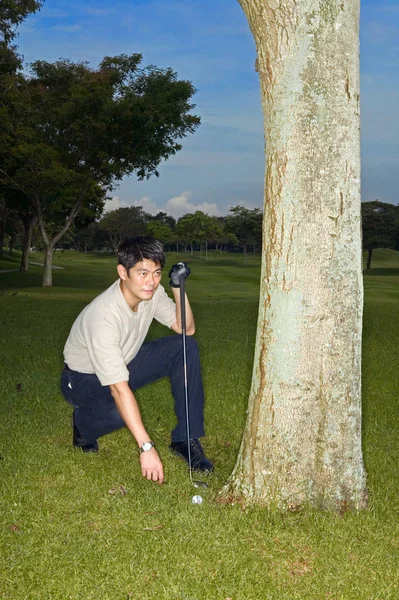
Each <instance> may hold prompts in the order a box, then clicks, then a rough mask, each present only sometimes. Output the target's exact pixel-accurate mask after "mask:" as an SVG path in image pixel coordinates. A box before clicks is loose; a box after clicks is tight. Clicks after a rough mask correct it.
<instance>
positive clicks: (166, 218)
mask: <svg viewBox="0 0 399 600" xmlns="http://www.w3.org/2000/svg"><path fill="white" fill-rule="evenodd" d="M152 220H153V221H161V222H162V223H166V225H169V227H170V228H171V229H172V231H173V230H174V228H175V227H176V219H175V218H174V217H172V216H171V215H168V214H167V213H166V212H163V211H159V212H158V213H157V214H156V215H155V217H152Z"/></svg>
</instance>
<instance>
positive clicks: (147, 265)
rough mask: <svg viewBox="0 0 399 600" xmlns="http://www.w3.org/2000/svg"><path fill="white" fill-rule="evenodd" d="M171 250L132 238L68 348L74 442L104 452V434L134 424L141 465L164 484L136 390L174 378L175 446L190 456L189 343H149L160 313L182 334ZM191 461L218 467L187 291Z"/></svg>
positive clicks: (64, 386)
mask: <svg viewBox="0 0 399 600" xmlns="http://www.w3.org/2000/svg"><path fill="white" fill-rule="evenodd" d="M164 264H165V255H164V252H163V248H162V244H161V243H160V242H158V241H156V240H154V239H153V238H149V237H135V238H134V237H131V238H127V239H125V240H124V241H123V242H122V243H121V245H120V246H119V250H118V267H117V270H118V275H119V280H117V281H116V282H115V283H114V284H113V285H111V287H109V288H108V289H107V290H105V292H103V293H102V294H100V295H99V296H97V298H95V299H94V300H93V301H92V302H91V303H90V304H89V305H88V306H86V308H85V309H84V310H83V311H82V312H81V313H80V315H79V316H78V318H77V319H76V321H75V322H74V324H73V326H72V329H71V332H70V334H69V337H68V339H67V342H66V344H65V348H64V357H65V368H64V371H63V373H62V376H61V390H62V393H63V395H64V397H65V399H66V400H67V401H68V402H69V403H70V404H72V405H73V406H74V407H75V409H74V412H73V430H74V431H73V444H74V446H76V447H78V448H80V449H81V450H82V451H83V452H97V451H98V444H97V439H98V438H99V437H101V436H102V435H105V434H106V433H110V432H112V431H115V430H116V429H119V428H121V427H123V426H124V425H126V426H127V427H128V429H129V430H130V432H131V434H132V435H133V437H134V439H135V440H136V442H137V445H138V448H139V451H140V453H139V456H140V464H141V472H142V475H143V476H144V477H147V479H149V480H153V481H157V482H158V483H162V482H163V480H164V473H163V467H162V463H161V460H160V458H159V456H158V453H157V451H156V449H155V447H154V443H153V442H152V440H151V436H150V435H149V434H148V433H147V431H146V429H145V427H144V424H143V422H142V420H141V415H140V410H139V408H138V405H137V402H136V398H135V395H134V391H135V390H136V389H137V388H140V387H141V386H143V385H146V384H148V383H151V382H153V381H155V380H157V379H160V378H161V377H170V381H171V384H172V394H173V397H174V400H175V406H174V408H175V413H176V417H177V425H176V427H175V429H174V430H173V431H172V443H171V446H170V447H171V449H172V451H173V452H175V453H176V454H179V455H180V456H182V457H183V458H184V459H185V460H186V461H187V462H188V452H189V448H188V442H187V433H186V431H187V430H186V414H185V393H184V390H185V388H184V372H183V358H182V354H183V350H182V339H181V335H175V336H167V337H165V338H159V339H157V340H153V341H151V342H146V343H143V342H144V338H145V337H146V334H147V331H148V329H149V327H150V324H151V322H152V319H153V318H155V319H156V320H157V321H159V322H160V323H162V324H163V325H165V326H167V327H169V328H170V329H172V330H173V331H174V332H175V333H177V334H181V333H182V328H181V316H180V315H181V309H180V277H181V276H185V277H187V276H188V275H189V273H190V269H189V268H188V266H187V265H185V273H183V274H181V268H180V267H177V265H174V266H173V267H172V269H171V271H170V273H169V276H170V278H171V279H170V282H169V283H170V285H171V287H172V292H173V296H174V302H173V300H171V298H169V296H168V295H167V294H166V292H165V290H164V288H163V287H162V285H160V282H161V275H162V268H163V266H164ZM185 303H186V304H185V308H186V334H187V336H188V337H187V338H186V342H187V371H188V381H187V383H188V398H189V414H190V432H191V438H192V439H190V442H189V444H190V453H191V464H192V467H193V468H195V469H199V470H201V471H205V472H207V471H210V470H212V468H213V465H212V463H211V462H210V461H209V460H208V459H207V458H206V457H205V455H204V452H203V449H202V446H201V444H200V442H199V438H200V437H202V436H203V435H204V426H203V404H204V393H203V387H202V378H201V371H200V363H199V355H198V348H197V344H196V342H195V340H194V338H192V337H189V336H192V335H193V334H194V331H195V323H194V316H193V313H192V310H191V307H190V303H189V301H188V298H187V295H186V298H185Z"/></svg>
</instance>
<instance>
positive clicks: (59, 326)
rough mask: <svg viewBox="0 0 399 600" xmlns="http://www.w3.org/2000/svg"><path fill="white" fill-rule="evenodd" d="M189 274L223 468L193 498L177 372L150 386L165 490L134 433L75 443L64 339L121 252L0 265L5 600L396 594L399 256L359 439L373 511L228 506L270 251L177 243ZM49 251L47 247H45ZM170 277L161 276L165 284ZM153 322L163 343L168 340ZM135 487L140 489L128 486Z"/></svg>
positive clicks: (378, 257) (371, 280) (375, 278)
mask: <svg viewBox="0 0 399 600" xmlns="http://www.w3.org/2000/svg"><path fill="white" fill-rule="evenodd" d="M177 259H179V260H187V262H188V263H189V264H190V267H191V269H192V273H191V275H190V277H189V279H188V281H187V293H188V295H189V297H190V300H191V303H192V306H193V310H194V314H195V318H196V328H197V333H196V338H197V341H198V345H199V348H200V353H201V360H202V370H203V378H204V386H205V396H206V409H205V425H206V432H207V436H206V438H204V448H205V450H206V453H207V455H209V458H210V459H211V460H212V461H213V462H214V464H215V473H214V474H213V475H211V476H210V477H209V478H208V481H209V488H208V489H206V490H200V492H199V493H200V494H201V495H202V497H203V498H204V503H203V504H201V505H195V504H192V503H191V497H192V496H193V494H197V493H198V491H195V490H194V488H193V487H192V486H190V483H189V481H188V474H187V469H186V467H185V464H184V463H183V462H182V461H181V460H179V459H178V458H176V457H174V456H172V455H171V453H170V451H169V449H168V445H169V442H170V430H171V429H172V428H173V426H174V416H173V410H172V395H171V392H170V387H169V382H168V381H167V380H161V381H159V382H157V383H155V384H153V385H151V386H148V387H146V388H143V389H141V390H139V391H138V393H137V397H138V401H139V404H140V408H141V410H142V415H143V420H144V422H145V424H146V427H147V428H148V431H149V432H150V433H151V436H152V438H153V439H154V441H155V443H156V445H157V448H158V450H159V453H160V456H161V458H162V460H163V463H164V467H165V474H166V481H167V484H166V485H163V486H158V485H156V484H153V483H150V482H147V481H146V480H144V479H143V478H142V476H141V474H140V471H139V462H138V456H137V450H136V446H135V444H134V441H133V439H132V437H131V436H130V434H129V433H128V432H127V430H121V431H118V432H116V433H113V434H110V435H108V436H105V437H103V438H101V439H100V440H99V444H100V452H99V453H98V455H85V454H82V453H81V452H79V451H77V450H74V449H73V448H72V445H71V436H72V434H71V407H70V406H69V405H68V404H67V403H66V402H65V401H64V400H63V398H62V396H61V393H60V390H59V377H60V373H61V370H62V365H63V357H62V349H63V346H64V343H65V340H66V337H67V335H68V332H69V329H70V327H71V325H72V323H73V321H74V319H75V317H76V316H77V315H78V313H79V312H80V311H81V310H82V308H83V307H84V306H85V305H86V304H87V303H88V302H90V301H91V300H92V299H93V298H94V297H95V296H96V295H97V294H99V293H100V292H102V291H103V290H104V289H105V288H106V287H107V286H109V285H110V284H111V283H112V282H113V281H115V279H116V268H115V264H116V260H115V257H112V256H107V255H85V254H78V253H77V252H74V251H65V252H63V253H61V252H59V251H57V252H56V254H55V256H54V265H57V266H60V267H63V269H60V270H57V271H55V272H54V274H53V287H52V288H42V287H41V276H42V271H41V268H40V267H38V266H31V267H30V271H29V272H28V273H24V274H22V273H19V272H13V271H12V269H18V266H19V263H18V261H19V257H18V255H16V256H15V257H10V258H9V257H7V256H5V257H4V259H2V260H1V261H0V270H3V269H10V272H9V273H0V337H1V347H0V365H1V381H0V386H1V387H0V392H1V396H0V398H1V400H0V455H1V459H0V473H1V479H0V515H1V517H0V555H1V567H0V598H4V599H6V600H22V599H24V600H25V599H29V600H47V599H51V600H67V599H70V600H128V599H130V598H133V599H137V600H147V599H148V600H150V599H157V600H228V599H230V600H268V599H273V600H293V599H304V600H322V599H326V600H327V599H328V600H340V599H343V600H347V599H348V600H359V599H367V600H377V599H381V600H386V599H392V600H393V599H397V598H398V597H399V569H398V564H399V493H398V492H399V469H398V463H399V431H398V430H399V378H398V376H397V373H398V339H399V253H398V252H393V251H390V250H376V251H375V252H374V254H373V263H372V266H373V268H372V269H371V271H370V272H365V274H364V286H365V310H364V337H363V340H364V345H363V448H364V458H365V464H366V470H367V474H368V490H369V507H368V509H367V510H365V511H362V512H359V513H349V512H347V513H344V514H342V515H336V514H328V513H322V512H318V511H313V510H311V509H309V508H302V509H300V510H298V511H296V512H292V513H288V514H281V513H279V512H274V511H267V510H264V509H261V508H259V507H255V508H254V507H248V506H245V505H239V504H235V505H230V504H223V503H221V502H220V501H219V490H220V489H221V487H222V486H223V484H224V483H225V481H226V479H227V478H228V476H229V474H230V473H231V471H232V469H233V466H234V463H235V459H236V456H237V453H238V449H239V446H240V442H241V436H242V431H243V428H244V425H245V417H246V405H247V399H248V394H249V388H250V382H251V375H252V362H253V354H254V345H255V333H256V321H257V310H258V294H259V278H260V258H259V256H252V255H249V256H248V265H247V266H244V265H243V264H242V257H241V255H239V254H237V255H235V254H224V255H223V254H218V255H216V254H213V253H210V255H209V258H208V261H207V262H205V261H204V260H203V259H200V257H199V256H198V253H196V254H195V255H194V256H191V255H189V254H184V255H183V254H180V255H177V254H169V255H168V256H167V264H166V268H165V271H166V272H167V270H168V268H169V267H170V266H171V265H172V264H173V263H174V262H176V260H177ZM31 260H32V261H33V262H40V261H41V260H42V257H41V256H40V255H39V254H35V255H32V257H31ZM167 281H168V279H167V275H166V273H164V277H163V283H164V285H165V288H166V289H168V285H167ZM169 334H170V332H169V331H168V330H166V329H165V328H164V327H162V326H161V325H159V324H153V325H152V327H151V329H150V332H149V338H154V337H159V336H161V335H169ZM125 490H126V493H125Z"/></svg>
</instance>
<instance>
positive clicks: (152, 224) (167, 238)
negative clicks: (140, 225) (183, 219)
mask: <svg viewBox="0 0 399 600" xmlns="http://www.w3.org/2000/svg"><path fill="white" fill-rule="evenodd" d="M147 235H151V236H152V237H154V238H155V239H157V240H159V241H160V242H162V244H163V245H164V246H170V245H171V244H173V243H174V240H175V236H174V233H173V230H172V228H171V226H170V225H169V224H168V223H166V222H165V221H163V220H157V219H151V220H150V221H148V223H147Z"/></svg>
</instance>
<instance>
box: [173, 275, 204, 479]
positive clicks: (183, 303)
mask: <svg viewBox="0 0 399 600" xmlns="http://www.w3.org/2000/svg"><path fill="white" fill-rule="evenodd" d="M178 266H179V267H180V266H181V269H180V271H179V273H180V274H181V277H180V311H181V329H182V341H183V369H184V401H185V408H186V433H187V450H188V468H189V473H190V481H191V483H192V484H193V486H194V487H196V488H201V487H202V488H207V487H208V484H207V483H205V481H196V480H194V479H193V467H192V464H191V448H190V413H189V407H188V384H187V381H188V380H187V345H186V292H185V281H186V275H185V273H186V267H185V265H184V263H178Z"/></svg>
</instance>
